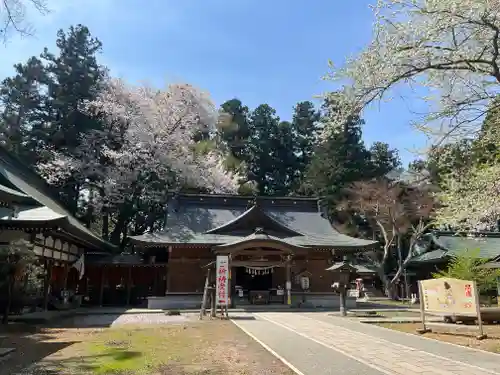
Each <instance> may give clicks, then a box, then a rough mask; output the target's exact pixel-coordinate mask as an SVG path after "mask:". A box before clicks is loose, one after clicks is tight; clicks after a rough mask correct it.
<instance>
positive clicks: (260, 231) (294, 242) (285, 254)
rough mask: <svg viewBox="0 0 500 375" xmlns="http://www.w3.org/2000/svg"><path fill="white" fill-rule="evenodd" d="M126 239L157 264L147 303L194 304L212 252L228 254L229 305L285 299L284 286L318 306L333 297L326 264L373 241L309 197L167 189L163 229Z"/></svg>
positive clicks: (198, 299)
mask: <svg viewBox="0 0 500 375" xmlns="http://www.w3.org/2000/svg"><path fill="white" fill-rule="evenodd" d="M131 241H132V243H133V244H134V248H135V250H136V252H137V253H142V254H143V256H144V261H145V263H147V264H151V265H154V264H157V263H158V265H159V264H162V265H163V266H164V267H161V268H158V267H157V268H156V271H155V272H161V273H162V274H161V275H159V277H158V276H157V277H155V278H156V279H158V280H160V282H163V283H164V288H161V289H158V287H156V290H161V291H162V293H156V294H154V293H153V295H150V297H148V307H150V308H173V307H187V306H199V304H200V302H201V299H202V294H203V290H204V286H205V282H206V279H207V274H209V275H210V274H211V275H212V277H211V279H210V280H209V281H210V283H213V282H214V280H215V277H214V275H213V274H214V272H213V271H212V272H211V273H210V271H209V270H211V269H214V267H215V259H216V256H217V255H228V256H229V260H230V289H231V298H232V302H233V303H234V304H235V305H242V304H248V303H287V299H286V298H285V296H286V295H287V292H286V289H287V288H290V289H291V303H292V305H293V304H297V303H299V302H300V301H304V300H306V299H307V302H308V303H309V304H312V305H315V306H323V307H326V306H328V305H331V304H332V302H333V303H338V301H337V302H334V300H336V298H335V297H334V293H333V291H332V287H331V285H332V282H333V279H334V275H333V274H332V272H330V271H327V270H326V269H327V268H329V267H331V266H332V265H333V264H337V262H339V261H341V260H342V258H343V257H344V256H345V255H348V254H353V253H357V252H360V251H364V250H367V249H369V248H371V247H373V246H374V245H375V242H374V241H368V240H363V239H359V238H353V237H350V236H347V235H344V234H341V233H339V232H338V231H336V230H335V229H334V228H333V227H332V226H331V224H330V222H329V220H328V219H327V218H326V215H325V212H324V208H323V207H322V205H321V201H320V200H319V199H316V198H299V197H286V198H274V197H257V198H255V197H248V196H236V195H203V194H180V195H172V196H171V197H170V198H169V202H168V208H167V214H166V221H165V226H164V230H163V231H161V232H156V233H146V234H143V235H139V236H134V237H131ZM304 277H306V278H308V281H309V285H308V286H307V290H304V285H303V283H301V279H303V278H304Z"/></svg>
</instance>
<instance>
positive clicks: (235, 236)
mask: <svg viewBox="0 0 500 375" xmlns="http://www.w3.org/2000/svg"><path fill="white" fill-rule="evenodd" d="M254 205H256V206H257V207H256V208H253V207H254ZM318 207H319V202H318V199H313V198H298V197H297V198H293V197H287V198H271V197H262V198H260V197H259V198H257V204H256V202H255V200H254V199H253V198H252V197H244V196H229V195H180V196H178V197H176V199H174V200H171V201H170V202H169V205H168V213H167V218H166V226H165V229H164V230H163V231H162V232H158V233H147V234H144V235H140V236H134V237H131V239H132V241H133V242H135V243H138V244H143V245H146V246H147V245H148V244H150V245H152V244H165V245H168V244H181V243H182V244H210V245H220V244H227V243H231V242H236V241H240V240H243V239H244V238H245V237H246V236H248V235H250V234H251V233H253V232H254V231H255V229H256V228H257V227H258V226H262V222H261V221H260V222H255V220H254V221H253V222H252V217H250V215H254V214H255V213H256V211H260V212H261V214H259V215H260V216H259V215H255V216H254V217H253V219H255V218H257V217H260V219H259V220H263V218H265V217H268V218H269V219H271V220H272V222H274V223H276V224H277V225H274V226H273V225H272V223H270V222H269V223H265V224H266V225H267V226H268V227H266V228H264V229H265V231H266V233H267V234H269V235H272V236H275V237H279V238H280V239H281V241H283V242H287V243H289V244H291V245H295V246H306V247H307V246H313V247H325V248H365V247H369V246H373V245H374V244H376V242H375V241H369V240H363V239H359V238H353V237H350V236H347V235H344V234H342V233H340V232H338V231H336V230H335V229H334V228H333V227H332V226H331V224H330V222H329V221H328V220H327V219H325V218H324V217H323V216H322V215H321V214H320V212H319V209H318ZM245 214H246V215H245ZM238 220H240V221H243V220H247V221H246V223H245V225H246V228H243V227H242V226H237V225H235V223H236V222H237V221H238ZM224 228H226V229H227V230H226V231H224V230H222V229H224ZM283 228H286V231H285V230H283ZM214 232H216V233H214Z"/></svg>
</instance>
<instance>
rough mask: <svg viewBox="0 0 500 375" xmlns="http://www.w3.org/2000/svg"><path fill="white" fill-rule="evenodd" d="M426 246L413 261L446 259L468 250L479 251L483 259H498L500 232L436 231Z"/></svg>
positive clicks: (479, 255) (499, 255)
mask: <svg viewBox="0 0 500 375" xmlns="http://www.w3.org/2000/svg"><path fill="white" fill-rule="evenodd" d="M426 246H427V248H423V247H422V248H420V249H419V253H420V254H419V255H417V256H415V257H414V258H413V259H412V261H411V263H422V262H426V263H431V262H439V261H445V260H447V259H449V258H451V257H453V256H458V255H460V254H463V253H464V252H466V251H479V253H478V257H479V258H482V259H496V258H499V257H500V233H490V232H482V233H476V234H475V235H474V236H465V235H457V234H455V233H452V232H434V233H430V234H428V235H427V242H426ZM424 247H425V246H424Z"/></svg>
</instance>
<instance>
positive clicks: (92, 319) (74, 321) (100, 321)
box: [44, 313, 122, 328]
mask: <svg viewBox="0 0 500 375" xmlns="http://www.w3.org/2000/svg"><path fill="white" fill-rule="evenodd" d="M120 316H122V314H120V313H116V314H99V315H97V314H92V315H74V316H70V317H67V318H63V319H59V320H57V321H51V322H49V323H46V324H44V327H46V328H106V327H110V326H111V325H112V324H113V322H114V321H116V320H117V319H118V318H119V317H120Z"/></svg>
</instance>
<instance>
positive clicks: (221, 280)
mask: <svg viewBox="0 0 500 375" xmlns="http://www.w3.org/2000/svg"><path fill="white" fill-rule="evenodd" d="M215 272H216V273H215V276H216V282H215V296H216V303H217V305H227V304H228V303H229V299H228V298H229V293H228V288H229V257H228V256H227V255H217V261H216V269H215Z"/></svg>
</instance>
